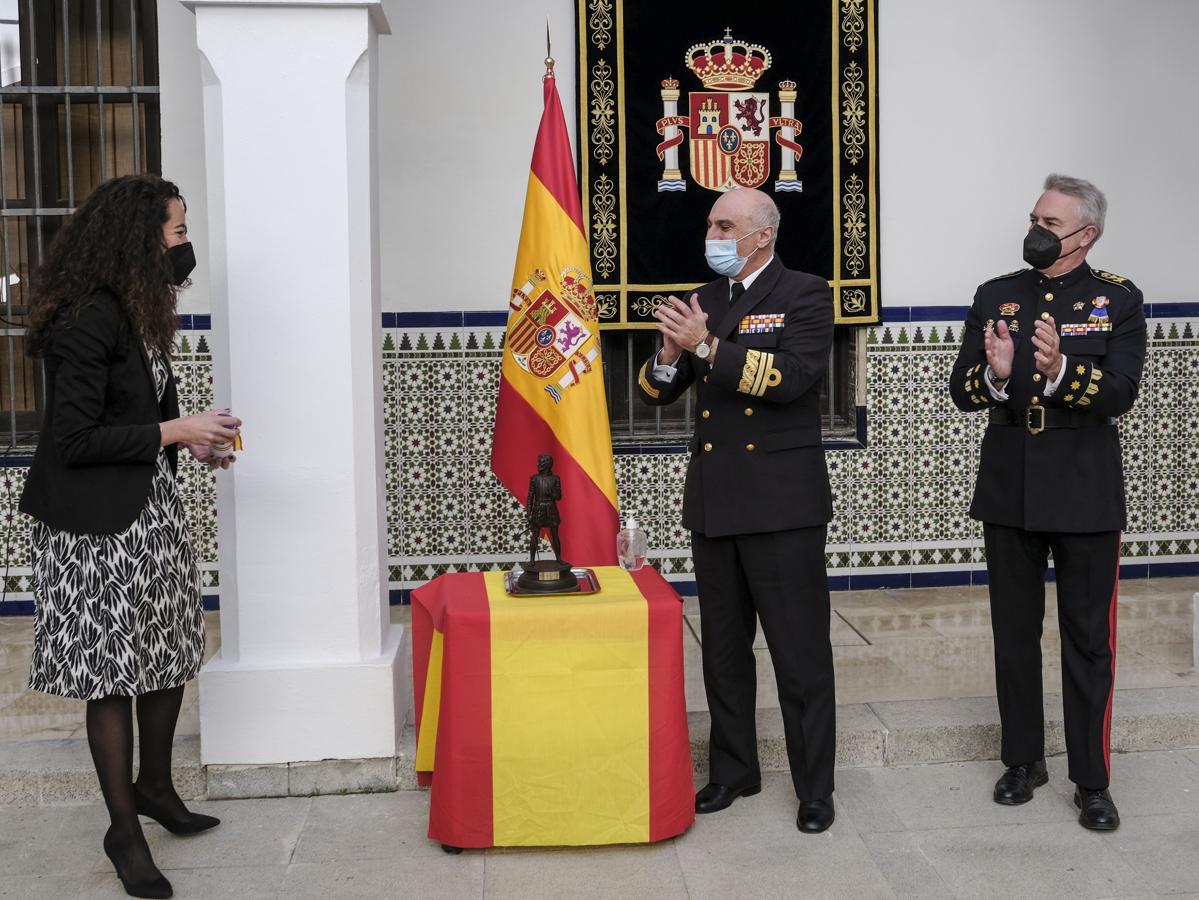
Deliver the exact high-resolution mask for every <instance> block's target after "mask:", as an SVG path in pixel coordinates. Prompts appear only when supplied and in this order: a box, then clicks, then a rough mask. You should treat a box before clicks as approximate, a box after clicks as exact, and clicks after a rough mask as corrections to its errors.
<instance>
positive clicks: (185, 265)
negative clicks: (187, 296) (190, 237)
mask: <svg viewBox="0 0 1199 900" xmlns="http://www.w3.org/2000/svg"><path fill="white" fill-rule="evenodd" d="M167 262H169V263H170V264H171V282H172V283H173V284H174V285H175V287H179V285H181V284H183V282H185V281H187V276H188V275H190V274H191V273H192V269H194V268H195V267H196V251H195V249H194V248H193V247H192V245H191V241H188V242H187V243H186V244H176V245H175V246H174V247H168V248H167Z"/></svg>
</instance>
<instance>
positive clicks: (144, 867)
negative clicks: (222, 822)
mask: <svg viewBox="0 0 1199 900" xmlns="http://www.w3.org/2000/svg"><path fill="white" fill-rule="evenodd" d="M182 701H183V688H182V686H180V687H177V688H171V689H169V690H164V691H153V692H151V693H148V694H142V695H141V696H139V697H138V698H137V724H138V729H139V732H140V741H141V754H140V756H141V768H140V772H139V775H138V784H139V787H144V788H145V789H146V790H147V791H148V792H153V793H154V794H155V795H159V796H161V795H164V794H167V793H169V794H170V795H171V796H173V797H174V799H175V801H176V802H179V803H180V805H182V801H179V798H178V795H177V794H175V791H174V788H173V786H172V784H171V745H172V744H173V743H174V739H175V723H176V721H178V718H179V707H180V704H181V703H182ZM87 743H88V747H89V748H91V751H92V761H93V762H94V763H95V766H96V775H97V776H98V777H99V779H100V790H101V792H102V793H103V794H104V804H105V806H107V807H108V816H109V818H110V819H111V820H112V826H111V827H110V828H109V830H108V835H107V836H106V837H105V849H106V850H110V852H111V855H112V856H113V857H114V860H113V864H114V865H115V866H117V868H118V870H119V871H120V873H121V875H122V876H123V877H124V878H125V879H126V880H127V881H130V882H144V881H151V880H153V879H154V878H156V877H158V876H159V875H160V874H161V873H160V872H159V871H158V869H157V868H156V867H155V865H154V860H153V858H152V857H151V855H150V848H149V846H148V845H147V844H146V838H145V836H144V835H143V834H142V827H141V823H140V822H139V821H138V818H137V799H136V796H135V795H134V788H133V698H132V697H104V698H102V699H100V700H89V701H88V703H87Z"/></svg>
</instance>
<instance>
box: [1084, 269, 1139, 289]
mask: <svg viewBox="0 0 1199 900" xmlns="http://www.w3.org/2000/svg"><path fill="white" fill-rule="evenodd" d="M1091 274H1092V275H1094V276H1095V277H1096V278H1102V279H1103V280H1104V281H1108V282H1111V283H1112V284H1116V285H1119V286H1120V287H1122V288H1124V290H1126V291H1128V292H1129V293H1132V289H1131V288H1130V287H1129V286H1128V279H1127V278H1125V277H1124V276H1123V275H1113V274H1112V273H1111V272H1104V271H1103V270H1102V269H1091Z"/></svg>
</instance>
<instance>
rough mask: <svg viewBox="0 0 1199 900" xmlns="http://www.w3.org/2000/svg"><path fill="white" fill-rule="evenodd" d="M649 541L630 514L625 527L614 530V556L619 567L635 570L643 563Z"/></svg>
mask: <svg viewBox="0 0 1199 900" xmlns="http://www.w3.org/2000/svg"><path fill="white" fill-rule="evenodd" d="M648 550H649V543H648V541H646V539H645V532H644V531H642V530H641V529H640V528H638V527H637V520H636V519H635V518H633V517H632V516H629V518H628V519H627V520H626V521H625V527H624V528H622V529H620V531H618V532H616V558H617V559H618V560H619V561H620V567H621V568H622V569H627V570H628V571H630V572H635V571H637V570H638V569H640V568H641V567H642V566H644V565H645V556H646V553H647V552H648Z"/></svg>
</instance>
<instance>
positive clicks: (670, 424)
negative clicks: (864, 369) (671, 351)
mask: <svg viewBox="0 0 1199 900" xmlns="http://www.w3.org/2000/svg"><path fill="white" fill-rule="evenodd" d="M858 330H859V329H854V328H842V327H838V328H837V329H836V331H835V332H834V335H833V347H832V351H831V353H830V356H829V367H828V374H827V375H825V378H824V383H823V384H822V385H821V387H820V403H821V410H822V414H821V421H822V425H823V429H824V435H825V437H826V438H829V439H832V440H837V439H844V438H852V437H854V436H855V435H856V433H857V410H856V407H855V397H856V393H857V392H856V377H857V357H858V340H857V332H858ZM601 340H602V343H603V354H604V387H605V389H606V390H607V392H608V413H609V416H610V419H611V422H612V442H613V444H615V445H617V446H619V445H622V444H624V445H628V444H672V443H680V442H682V441H685V440H686V439H687V438H689V437H690V435H691V431H692V429H693V428H694V425H695V423H694V421H693V414H694V410H693V406H694V403H693V400H692V392H691V391H687V392H686V393H685V394H683V396H681V397H679V398H678V399H677V400H675V402H674V403H671V404H670V405H669V406H649V405H648V404H646V403H643V402H642V401H641V399H640V398H639V397H638V396H637V372H638V370H639V369H640V368H641V364H642V363H643V362H645V360H647V359H648V358H649V357H650V356H651V355H653V354H654V353H655V352H656V351H657V349H658V348H659V347H661V346H662V342H661V340H660V339H659V337H658V332H657V331H654V330H652V329H637V330H632V329H630V330H611V331H604V332H603V334H602V336H601Z"/></svg>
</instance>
